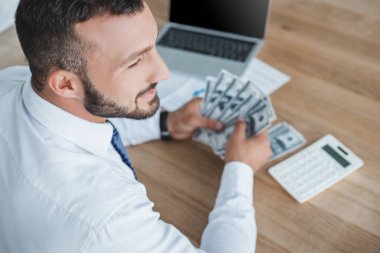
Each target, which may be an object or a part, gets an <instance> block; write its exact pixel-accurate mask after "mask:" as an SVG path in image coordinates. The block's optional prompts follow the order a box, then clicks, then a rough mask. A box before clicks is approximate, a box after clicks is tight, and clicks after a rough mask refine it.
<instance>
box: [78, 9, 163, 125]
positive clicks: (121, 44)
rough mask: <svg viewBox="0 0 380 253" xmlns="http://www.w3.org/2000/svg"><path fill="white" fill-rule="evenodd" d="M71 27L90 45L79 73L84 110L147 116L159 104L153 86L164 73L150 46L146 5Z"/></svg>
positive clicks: (152, 34) (153, 32)
mask: <svg viewBox="0 0 380 253" xmlns="http://www.w3.org/2000/svg"><path fill="white" fill-rule="evenodd" d="M76 29H77V33H78V34H79V36H80V38H81V39H82V40H84V41H86V42H89V43H91V44H93V45H94V48H93V50H90V52H89V53H88V54H87V55H86V58H87V75H86V76H85V77H82V82H83V86H84V94H83V97H84V101H83V103H84V106H85V107H86V109H87V110H88V111H89V112H90V113H92V114H94V115H96V116H101V117H128V118H135V119H142V118H147V117H150V116H151V115H153V114H154V113H155V112H156V111H157V109H158V107H159V99H158V96H157V91H156V89H155V86H156V84H157V83H158V81H160V80H163V79H166V78H167V77H168V75H169V71H168V69H167V66H166V65H165V63H164V62H163V61H162V59H161V57H160V56H159V54H158V52H157V50H156V47H155V43H156V38H157V24H156V22H155V20H154V17H153V15H152V13H151V12H150V10H149V8H148V6H147V5H145V8H144V10H143V11H142V12H139V13H136V14H132V15H119V16H104V17H96V18H93V19H90V20H88V21H86V22H84V23H80V24H78V25H77V26H76Z"/></svg>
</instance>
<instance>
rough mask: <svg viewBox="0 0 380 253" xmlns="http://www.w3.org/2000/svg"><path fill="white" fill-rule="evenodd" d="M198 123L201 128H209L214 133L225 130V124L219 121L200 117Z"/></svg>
mask: <svg viewBox="0 0 380 253" xmlns="http://www.w3.org/2000/svg"><path fill="white" fill-rule="evenodd" d="M197 121H198V122H197V124H196V125H197V127H200V128H208V129H210V130H214V131H220V130H222V129H223V123H222V122H220V121H217V120H213V119H208V118H205V117H199V118H198V120H197Z"/></svg>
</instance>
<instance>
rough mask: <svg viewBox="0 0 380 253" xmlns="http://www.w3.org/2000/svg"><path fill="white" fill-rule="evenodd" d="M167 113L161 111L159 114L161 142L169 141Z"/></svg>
mask: <svg viewBox="0 0 380 253" xmlns="http://www.w3.org/2000/svg"><path fill="white" fill-rule="evenodd" d="M168 115H169V112H168V111H162V112H161V113H160V131H161V140H171V139H172V137H171V136H170V132H169V130H168V124H167V120H168Z"/></svg>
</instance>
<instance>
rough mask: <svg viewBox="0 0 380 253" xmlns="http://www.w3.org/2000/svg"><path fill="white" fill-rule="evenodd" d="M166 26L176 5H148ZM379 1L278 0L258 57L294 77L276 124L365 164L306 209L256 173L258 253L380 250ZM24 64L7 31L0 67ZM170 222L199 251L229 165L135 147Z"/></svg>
mask: <svg viewBox="0 0 380 253" xmlns="http://www.w3.org/2000/svg"><path fill="white" fill-rule="evenodd" d="M147 2H148V3H149V4H150V7H151V8H152V11H153V13H154V14H155V16H156V18H157V21H158V23H159V25H160V26H161V25H162V24H163V23H164V22H165V21H166V20H167V15H168V13H167V7H168V0H147ZM379 13H380V1H378V0H273V1H272V4H271V10H270V23H269V29H268V33H267V37H266V43H265V46H264V48H263V49H262V51H261V53H260V54H259V58H260V59H262V60H263V61H265V62H267V63H269V64H271V65H273V66H274V67H276V68H279V69H280V70H282V71H284V72H285V73H287V74H289V75H290V76H291V78H292V79H291V81H290V82H289V83H288V84H287V85H286V86H284V87H283V88H281V89H280V90H278V91H276V92H275V93H274V94H273V95H272V101H273V104H274V107H275V109H276V112H277V114H278V118H279V119H278V121H288V122H290V123H291V124H293V125H294V126H295V127H296V128H298V129H299V130H300V131H301V132H302V133H303V134H304V136H305V138H306V140H307V144H310V143H312V142H313V141H315V140H317V139H318V138H320V137H322V136H324V135H325V134H327V133H331V134H333V135H335V136H336V137H337V138H338V139H340V140H342V141H343V142H344V143H345V144H346V145H347V146H348V147H349V148H351V149H352V150H353V151H354V152H355V153H356V154H357V155H359V156H360V157H361V158H362V159H363V160H364V163H365V164H364V166H363V167H362V168H361V169H359V170H358V171H357V172H355V173H353V174H352V175H350V176H349V177H347V178H346V179H344V180H343V181H341V182H339V183H338V184H336V185H334V186H333V187H331V188H330V189H328V190H326V191H325V192H323V193H322V194H320V195H318V196H316V197H315V198H313V199H312V200H310V201H308V202H307V203H304V204H302V205H300V204H298V203H296V202H295V200H293V199H292V198H291V197H290V196H289V195H288V194H287V193H286V192H285V191H284V190H283V189H282V188H281V187H280V185H278V184H277V183H276V182H275V181H274V180H273V179H272V178H271V176H270V175H269V174H268V172H267V168H269V167H271V166H272V165H274V164H275V163H278V162H279V161H275V162H273V163H271V164H268V166H266V168H265V169H263V170H262V171H261V172H259V173H258V174H256V175H255V195H254V203H255V208H256V220H257V225H258V238H257V252H260V253H265V252H308V253H312V252H326V253H332V252H342V253H348V252H355V253H357V252H363V253H364V252H366V253H367V252H374V253H375V252H380V169H379V167H380V16H379ZM24 63H26V61H25V59H24V57H23V54H22V52H21V50H20V47H19V45H18V41H17V37H16V35H15V32H14V28H11V29H8V30H7V31H5V32H3V33H2V34H0V68H2V67H5V66H10V65H14V64H24ZM129 152H130V154H131V157H132V160H133V162H134V165H135V167H136V168H137V172H138V174H139V176H140V178H141V181H142V182H143V183H144V184H145V185H146V187H147V190H148V195H149V197H150V198H151V199H152V200H153V201H154V202H155V203H156V206H155V209H156V210H157V211H159V212H160V213H161V217H162V219H163V220H165V221H167V222H169V223H172V224H173V225H175V226H176V227H178V228H179V229H180V230H181V231H182V232H183V233H184V234H185V235H186V236H188V237H189V238H190V239H191V240H192V242H193V243H194V244H195V245H198V244H199V241H200V236H201V233H202V231H203V229H204V227H205V226H206V224H207V216H208V213H209V211H210V210H211V208H212V206H213V204H214V199H215V197H216V192H217V189H218V186H219V180H220V176H221V172H222V167H223V162H222V161H221V160H220V159H219V158H217V157H216V156H214V155H213V154H212V152H211V151H210V150H209V149H208V148H207V147H205V146H203V145H201V144H198V143H193V142H192V141H186V142H161V141H155V142H150V143H146V144H143V145H141V146H138V147H132V148H129Z"/></svg>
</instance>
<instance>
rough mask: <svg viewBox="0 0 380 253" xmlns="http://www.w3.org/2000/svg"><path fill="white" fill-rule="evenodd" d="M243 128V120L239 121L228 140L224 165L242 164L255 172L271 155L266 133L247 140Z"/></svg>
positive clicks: (244, 126) (244, 125) (244, 124)
mask: <svg viewBox="0 0 380 253" xmlns="http://www.w3.org/2000/svg"><path fill="white" fill-rule="evenodd" d="M245 128H246V123H245V120H244V119H243V120H241V119H239V120H238V121H237V122H236V125H235V129H234V131H233V133H232V134H231V135H230V138H229V140H228V143H227V147H226V153H225V161H226V163H228V162H232V161H239V162H244V163H246V164H248V165H249V166H251V167H252V169H253V170H254V171H255V172H257V171H258V170H260V169H261V168H262V167H263V166H264V164H265V163H266V162H267V161H268V159H269V157H270V156H271V155H272V150H271V148H270V142H269V138H268V131H265V132H263V133H261V134H259V135H256V136H253V137H251V138H247V137H246V135H245Z"/></svg>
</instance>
